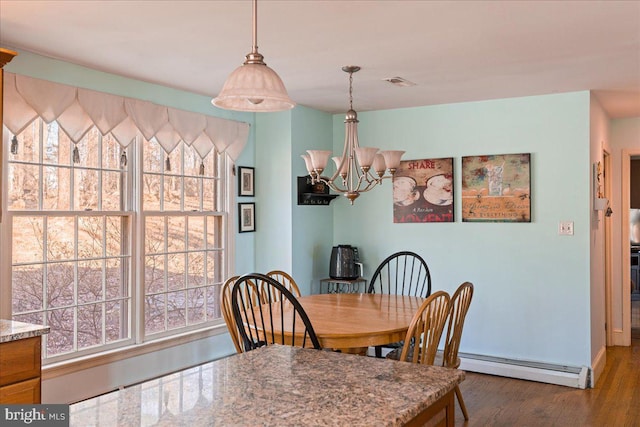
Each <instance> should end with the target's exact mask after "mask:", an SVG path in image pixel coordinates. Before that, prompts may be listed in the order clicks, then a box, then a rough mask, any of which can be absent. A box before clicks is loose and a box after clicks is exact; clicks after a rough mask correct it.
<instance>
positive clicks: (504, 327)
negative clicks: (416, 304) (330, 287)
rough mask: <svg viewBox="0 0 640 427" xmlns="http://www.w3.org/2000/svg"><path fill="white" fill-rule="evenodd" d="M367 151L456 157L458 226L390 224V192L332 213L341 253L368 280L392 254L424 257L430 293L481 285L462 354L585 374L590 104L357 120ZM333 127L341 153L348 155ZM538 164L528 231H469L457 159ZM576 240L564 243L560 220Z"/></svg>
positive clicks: (514, 227)
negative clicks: (526, 156)
mask: <svg viewBox="0 0 640 427" xmlns="http://www.w3.org/2000/svg"><path fill="white" fill-rule="evenodd" d="M359 120H360V124H359V136H360V143H361V145H364V146H374V147H380V148H383V149H392V148H394V149H404V150H406V151H407V153H406V154H405V156H404V159H405V160H411V159H422V158H439V157H453V158H454V170H455V187H454V191H455V204H456V207H455V222H454V223H437V224H435V223H432V224H393V218H392V195H391V189H392V188H391V187H392V186H391V182H390V181H386V182H385V183H384V185H383V187H381V188H378V189H375V190H373V191H372V192H370V193H366V194H363V195H361V196H360V198H358V199H357V200H356V202H355V205H354V206H350V205H349V204H348V201H346V200H342V199H339V200H337V201H336V202H334V228H333V230H334V234H333V237H334V244H338V243H350V244H353V245H356V246H358V247H359V249H360V254H361V257H362V260H363V262H364V264H365V273H366V276H367V277H370V276H371V274H372V273H373V270H374V269H375V267H376V266H377V264H378V263H379V262H380V261H381V260H382V259H383V258H384V257H386V256H387V255H389V254H391V253H393V252H395V251H398V250H401V249H408V250H413V251H416V252H418V253H419V254H421V255H422V256H423V257H424V258H425V260H426V261H427V263H428V264H429V267H430V270H431V274H432V279H433V288H434V289H436V290H437V289H444V290H446V291H448V292H452V291H454V290H455V289H456V287H457V286H458V285H459V284H460V283H462V282H463V281H467V280H468V281H471V282H473V283H474V285H475V294H474V299H473V303H472V304H471V308H470V311H469V314H468V317H467V322H466V323H465V331H464V337H463V340H462V347H461V351H462V352H468V353H475V354H483V355H492V356H499V357H507V358H515V359H526V360H534V361H540V362H549V363H558V364H566V365H570V366H582V365H586V366H590V365H591V359H590V353H591V352H590V350H591V349H590V331H589V329H590V328H589V324H590V318H589V316H590V313H589V307H590V306H589V304H590V301H589V295H590V288H589V286H590V285H589V283H590V282H589V281H590V279H589V227H590V217H589V212H590V209H589V206H590V198H589V194H590V193H589V182H590V181H589V179H590V178H589V177H590V175H589V167H590V166H589V164H590V163H589V93H588V92H576V93H568V94H556V95H547V96H535V97H524V98H513V99H502V100H495V101H484V102H470V103H461V104H449V105H439V106H430V107H420V108H410V109H398V110H388V111H375V112H367V113H360V114H359ZM342 121H343V117H342V115H335V116H334V117H333V125H334V151H338V149H339V148H340V147H341V146H342V144H343V139H344V125H343V123H342ZM521 152H526V153H531V161H532V167H531V174H532V176H531V189H532V222H531V223H489V224H480V223H463V222H461V217H460V212H461V210H460V194H461V175H460V167H461V157H462V156H468V155H482V154H503V153H521ZM568 220H569V221H574V229H575V235H574V236H559V235H558V233H557V230H558V222H559V221H568Z"/></svg>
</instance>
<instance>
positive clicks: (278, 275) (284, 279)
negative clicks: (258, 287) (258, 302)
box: [262, 270, 301, 300]
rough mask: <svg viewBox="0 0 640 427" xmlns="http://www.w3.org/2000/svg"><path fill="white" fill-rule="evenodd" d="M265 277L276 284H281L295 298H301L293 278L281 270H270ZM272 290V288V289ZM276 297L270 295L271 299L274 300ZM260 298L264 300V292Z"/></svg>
mask: <svg viewBox="0 0 640 427" xmlns="http://www.w3.org/2000/svg"><path fill="white" fill-rule="evenodd" d="M267 276H269V277H272V278H274V279H276V281H277V282H278V283H281V284H283V285H284V286H285V287H286V288H287V289H288V290H289V291H291V293H292V294H293V295H295V297H296V298H299V297H300V296H301V294H300V289H299V288H298V284H297V283H296V281H295V280H293V277H291V276H290V275H289V274H288V273H286V272H284V271H282V270H272V271H270V272H268V273H267ZM272 289H273V288H272ZM276 296H277V295H272V298H275V297H276ZM262 298H263V299H265V300H266V298H265V295H264V292H263V295H262Z"/></svg>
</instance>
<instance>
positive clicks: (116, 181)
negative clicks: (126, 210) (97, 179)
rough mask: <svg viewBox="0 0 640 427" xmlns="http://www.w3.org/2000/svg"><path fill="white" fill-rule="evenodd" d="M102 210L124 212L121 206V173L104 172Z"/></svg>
mask: <svg viewBox="0 0 640 427" xmlns="http://www.w3.org/2000/svg"><path fill="white" fill-rule="evenodd" d="M102 210H103V211H120V210H123V209H122V207H121V204H120V172H102Z"/></svg>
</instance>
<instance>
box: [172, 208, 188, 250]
mask: <svg viewBox="0 0 640 427" xmlns="http://www.w3.org/2000/svg"><path fill="white" fill-rule="evenodd" d="M167 225H168V232H167V251H168V252H180V251H184V250H185V240H186V237H187V236H186V234H185V227H186V221H185V217H183V216H170V217H167Z"/></svg>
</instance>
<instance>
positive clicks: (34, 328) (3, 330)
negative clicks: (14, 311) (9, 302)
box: [0, 319, 50, 343]
mask: <svg viewBox="0 0 640 427" xmlns="http://www.w3.org/2000/svg"><path fill="white" fill-rule="evenodd" d="M49 329H50V328H49V327H48V326H41V325H34V324H31V323H24V322H16V321H15V320H4V319H0V343H3V342H10V341H17V340H22V339H25V338H32V337H37V336H38V335H43V334H48V333H49Z"/></svg>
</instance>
